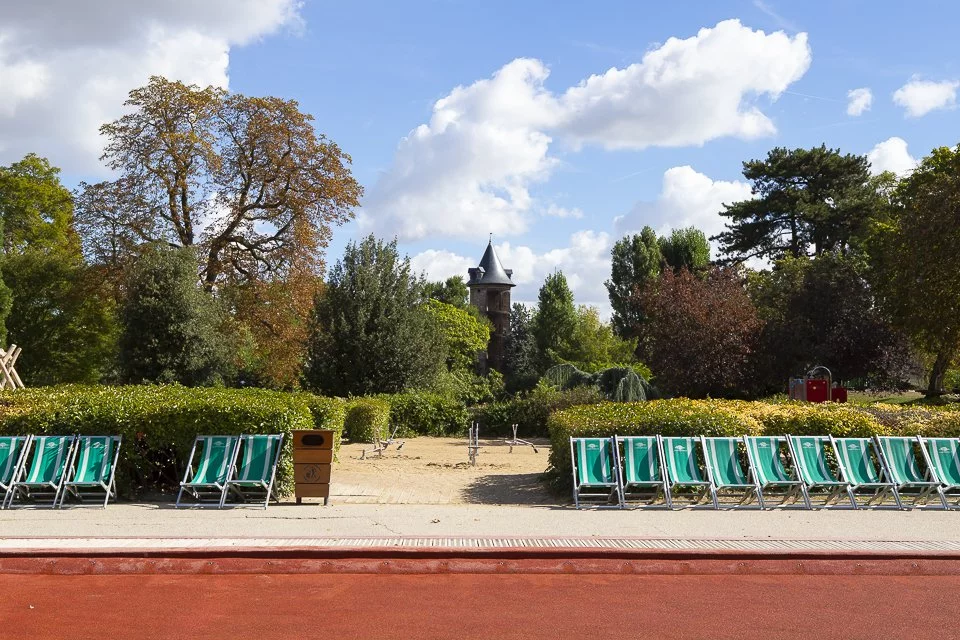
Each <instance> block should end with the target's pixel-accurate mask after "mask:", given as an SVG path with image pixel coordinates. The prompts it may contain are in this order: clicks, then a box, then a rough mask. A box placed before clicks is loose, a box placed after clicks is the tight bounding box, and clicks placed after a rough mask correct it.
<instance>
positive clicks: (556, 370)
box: [543, 363, 659, 402]
mask: <svg viewBox="0 0 960 640" xmlns="http://www.w3.org/2000/svg"><path fill="white" fill-rule="evenodd" d="M543 382H544V383H545V384H547V385H550V386H553V387H555V388H557V389H561V390H568V389H575V388H577V387H593V388H595V389H597V391H598V392H599V393H601V394H603V397H605V398H606V399H608V400H614V401H616V402H640V401H643V400H647V399H649V398H657V397H659V393H658V392H657V390H656V389H654V388H653V387H652V386H651V385H650V383H649V382H647V381H646V380H645V379H643V378H641V377H640V375H639V374H638V373H637V372H636V371H635V370H634V369H632V368H630V367H610V368H607V369H603V370H601V371H597V372H596V373H587V372H585V371H581V370H580V369H578V368H577V367H576V366H574V365H572V364H569V363H565V364H559V365H556V366H553V367H550V369H548V370H547V372H546V373H545V374H544V375H543Z"/></svg>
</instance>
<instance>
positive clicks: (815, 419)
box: [548, 398, 960, 490]
mask: <svg viewBox="0 0 960 640" xmlns="http://www.w3.org/2000/svg"><path fill="white" fill-rule="evenodd" d="M548 425H549V429H550V440H551V444H552V448H551V452H550V467H549V469H548V474H549V475H551V476H553V480H554V481H555V482H557V484H558V485H559V486H560V487H562V488H563V489H565V490H569V489H570V483H571V467H570V465H571V460H570V443H569V438H570V436H576V437H582V436H612V435H614V434H616V435H625V436H626V435H654V434H661V435H666V436H700V435H704V436H740V435H745V434H746V435H763V434H769V435H785V434H793V435H834V436H837V437H866V436H872V435H918V434H922V435H929V436H944V437H960V412H958V411H953V410H945V409H939V408H935V409H931V408H916V407H902V406H899V405H881V404H877V405H870V406H858V405H851V404H809V403H804V402H783V403H780V402H776V403H770V402H748V401H744V400H688V399H686V398H678V399H672V400H651V401H648V402H635V403H613V402H604V403H602V404H598V405H589V406H577V407H571V408H569V409H566V410H563V411H558V412H556V413H554V414H552V415H551V416H550V418H549V420H548Z"/></svg>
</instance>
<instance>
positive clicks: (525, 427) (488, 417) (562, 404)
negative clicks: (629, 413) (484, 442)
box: [473, 386, 604, 438]
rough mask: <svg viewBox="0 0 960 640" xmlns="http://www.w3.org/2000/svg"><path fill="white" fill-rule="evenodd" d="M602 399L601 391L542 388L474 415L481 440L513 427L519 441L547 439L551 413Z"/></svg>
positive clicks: (497, 403) (502, 434) (491, 406)
mask: <svg viewBox="0 0 960 640" xmlns="http://www.w3.org/2000/svg"><path fill="white" fill-rule="evenodd" d="M603 399H604V398H603V395H602V394H601V393H600V391H599V390H597V389H596V388H593V387H576V388H573V389H569V390H566V391H560V390H559V389H554V388H552V387H545V386H541V387H537V388H535V389H533V390H532V391H530V393H528V394H527V395H525V396H523V397H519V398H513V399H510V400H507V401H505V402H494V403H491V404H488V405H485V406H482V407H477V408H476V409H475V410H474V413H473V415H474V419H475V420H477V421H479V422H480V433H481V435H482V436H483V437H488V436H507V435H511V433H512V432H511V425H514V424H515V425H517V435H518V436H520V437H521V438H524V437H531V436H547V435H549V431H548V422H547V421H548V418H549V417H550V414H552V413H554V412H555V411H560V410H562V409H566V408H568V407H572V406H576V405H589V404H597V403H599V402H602V401H603Z"/></svg>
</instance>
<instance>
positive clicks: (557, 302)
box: [532, 271, 577, 370]
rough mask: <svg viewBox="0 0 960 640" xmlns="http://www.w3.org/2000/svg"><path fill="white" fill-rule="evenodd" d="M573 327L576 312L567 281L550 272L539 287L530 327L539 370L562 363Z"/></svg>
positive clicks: (575, 323) (575, 324) (561, 276)
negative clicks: (535, 308)
mask: <svg viewBox="0 0 960 640" xmlns="http://www.w3.org/2000/svg"><path fill="white" fill-rule="evenodd" d="M576 326H577V309H576V306H574V304H573V292H572V291H570V287H569V285H568V284H567V278H566V276H564V275H563V272H562V271H557V272H555V273H551V274H550V275H548V276H547V278H546V280H544V282H543V286H541V287H540V293H539V295H538V303H537V313H536V315H535V316H534V317H533V326H532V332H533V337H534V340H535V341H536V345H537V352H538V358H539V361H540V362H539V364H540V367H539V368H540V369H541V370H546V369H547V367H549V366H551V365H554V364H557V363H558V362H564V361H566V359H567V356H568V354H569V351H570V340H571V339H572V338H573V332H574V330H575V329H576Z"/></svg>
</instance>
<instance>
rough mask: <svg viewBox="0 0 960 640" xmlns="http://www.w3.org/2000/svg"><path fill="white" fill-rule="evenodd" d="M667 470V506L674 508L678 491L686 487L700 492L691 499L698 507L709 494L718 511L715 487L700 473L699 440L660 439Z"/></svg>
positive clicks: (700, 444)
mask: <svg viewBox="0 0 960 640" xmlns="http://www.w3.org/2000/svg"><path fill="white" fill-rule="evenodd" d="M660 442H661V446H662V447H663V457H664V461H665V462H666V465H665V466H666V468H667V506H668V507H670V508H671V509H672V508H673V503H674V498H675V497H676V490H677V489H680V488H684V487H689V488H693V489H694V490H695V491H696V490H699V494H696V495H695V497H694V498H692V499H691V504H693V505H698V504H700V503H701V502H702V501H703V499H704V498H705V497H706V496H707V495H708V494H709V495H710V497H711V499H712V502H713V508H714V509H718V508H719V505H718V504H717V496H716V494H714V493H713V492H712V491H711V488H712V487H713V485H712V484H711V483H710V481H709V480H706V479H704V477H703V474H702V473H700V462H699V460H698V456H697V449H699V448H700V447H701V446H702V443H701V441H700V439H699V438H663V437H661V438H660Z"/></svg>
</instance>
